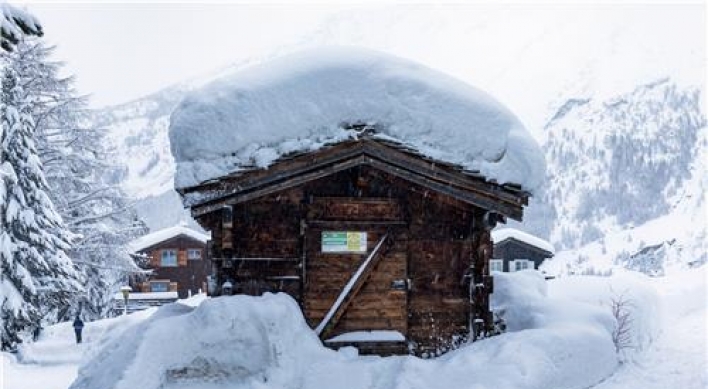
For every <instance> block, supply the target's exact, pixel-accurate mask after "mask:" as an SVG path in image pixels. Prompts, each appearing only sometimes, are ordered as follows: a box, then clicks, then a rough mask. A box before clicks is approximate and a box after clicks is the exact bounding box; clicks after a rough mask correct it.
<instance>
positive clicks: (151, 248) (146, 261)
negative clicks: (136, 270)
mask: <svg viewBox="0 0 708 389" xmlns="http://www.w3.org/2000/svg"><path fill="white" fill-rule="evenodd" d="M208 240H209V235H206V234H202V233H200V232H198V231H195V230H193V229H191V228H188V227H186V226H183V225H178V226H174V227H169V228H165V229H162V230H159V231H155V232H153V233H151V234H148V235H145V236H142V237H140V238H138V239H136V240H135V241H133V242H131V243H130V249H131V251H132V256H133V258H134V259H135V261H136V263H137V264H138V265H139V266H140V267H141V268H143V269H145V270H151V273H150V275H149V276H147V277H146V276H138V277H134V279H133V280H131V287H132V288H133V292H134V293H131V294H132V295H133V298H134V299H139V298H140V295H139V293H145V294H149V295H150V296H153V295H155V294H156V293H164V292H177V296H178V297H179V298H187V297H189V296H191V295H194V294H197V293H201V292H205V293H206V290H207V284H206V283H207V276H208V275H209V274H211V262H210V261H209V260H208V259H207V256H206V247H207V246H206V245H207V241H208Z"/></svg>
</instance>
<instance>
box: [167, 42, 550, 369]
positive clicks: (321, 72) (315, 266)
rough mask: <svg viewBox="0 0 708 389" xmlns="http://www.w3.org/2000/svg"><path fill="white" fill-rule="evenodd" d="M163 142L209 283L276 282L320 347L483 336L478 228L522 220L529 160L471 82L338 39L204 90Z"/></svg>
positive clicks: (526, 144) (402, 349)
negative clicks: (207, 261)
mask: <svg viewBox="0 0 708 389" xmlns="http://www.w3.org/2000/svg"><path fill="white" fill-rule="evenodd" d="M170 140H171V147H172V153H173V155H174V157H175V160H176V164H177V172H176V177H175V186H176V189H177V190H178V192H179V193H180V194H181V196H182V200H183V202H184V204H185V206H187V207H189V208H190V209H191V213H192V215H193V216H194V217H195V219H196V220H197V221H198V223H199V224H200V225H201V226H202V227H203V228H205V229H206V230H208V231H210V232H211V234H212V244H211V252H210V258H211V260H212V264H213V266H214V274H215V277H216V282H217V285H218V290H217V293H219V294H234V293H236V294H251V295H259V294H261V293H264V292H283V293H287V294H289V295H290V296H292V297H293V298H294V299H295V300H296V301H297V302H298V303H299V304H300V306H301V307H302V311H303V316H304V318H305V320H306V321H307V323H308V324H309V325H310V326H311V327H312V328H313V330H314V331H315V332H316V333H317V334H318V335H319V337H320V338H321V339H322V341H323V342H324V344H326V345H328V346H330V347H333V348H338V347H342V346H346V345H354V346H356V347H358V348H359V350H360V352H361V353H378V354H392V353H412V354H416V355H422V356H425V355H439V354H440V353H443V352H445V351H448V350H450V349H453V348H455V347H456V346H457V345H459V344H460V343H462V342H464V341H465V340H466V339H477V338H479V337H482V336H485V335H488V334H490V333H491V332H492V331H493V318H492V314H491V312H490V309H489V295H490V293H491V292H492V290H493V280H492V277H491V275H490V271H489V261H490V259H491V256H492V241H491V234H490V233H491V230H492V229H493V228H494V226H495V225H496V224H497V223H499V222H504V221H506V219H507V218H512V219H515V220H521V219H522V216H523V209H524V207H525V206H526V205H527V202H528V198H529V196H530V195H531V194H532V193H533V191H534V190H535V189H536V187H537V186H538V185H539V184H540V183H541V181H542V179H543V175H544V169H545V166H544V160H543V155H542V154H541V152H540V150H539V147H538V145H537V144H536V142H535V141H534V140H533V139H532V138H531V137H530V135H529V134H528V133H527V132H526V130H525V128H524V126H523V125H522V124H521V123H520V122H519V120H518V119H517V118H516V117H515V116H514V115H513V114H512V113H511V112H510V111H509V110H508V109H506V108H505V107H504V106H502V105H501V104H500V103H498V102H497V101H495V100H494V99H493V98H491V97H490V96H488V95H487V94H486V93H484V92H482V91H479V90H477V89H475V88H473V87H471V86H469V85H467V84H465V83H464V82H461V81H459V80H457V79H454V78H452V77H449V76H447V75H444V74H441V73H439V72H437V71H434V70H432V69H429V68H426V67H424V66H421V65H418V64H415V63H411V62H409V61H406V60H403V59H400V58H396V57H392V56H390V55H387V54H384V53H380V52H373V51H367V50H360V49H352V48H327V49H318V50H313V51H308V52H303V53H297V54H292V55H289V56H287V57H285V58H281V59H278V60H274V61H272V62H268V63H264V64H261V65H257V66H254V67H252V68H250V69H246V70H242V71H240V72H238V73H236V74H233V75H230V76H227V77H224V78H222V79H219V80H216V81H214V82H213V83H212V84H210V85H207V86H204V87H203V88H202V89H200V90H197V91H195V92H193V93H192V94H191V95H189V96H187V97H186V98H185V99H184V100H183V101H182V102H181V104H180V105H179V106H178V108H177V109H176V110H175V111H174V112H173V114H172V116H171V123H170Z"/></svg>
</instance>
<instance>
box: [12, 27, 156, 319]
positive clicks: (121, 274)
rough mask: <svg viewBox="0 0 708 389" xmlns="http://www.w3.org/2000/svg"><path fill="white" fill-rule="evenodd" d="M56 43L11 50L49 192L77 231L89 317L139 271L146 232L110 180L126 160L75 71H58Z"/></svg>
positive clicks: (102, 310) (76, 255)
mask: <svg viewBox="0 0 708 389" xmlns="http://www.w3.org/2000/svg"><path fill="white" fill-rule="evenodd" d="M52 52H53V48H52V47H46V46H45V45H44V44H43V43H42V42H41V41H38V40H27V41H26V42H23V43H21V44H19V45H18V46H17V48H16V50H15V52H14V53H12V54H10V55H8V58H10V60H11V62H12V67H13V68H15V69H18V72H19V73H20V82H21V84H22V87H23V90H24V91H25V93H26V94H28V95H29V96H33V97H34V99H35V104H33V117H35V118H36V121H35V132H36V135H37V148H38V150H39V155H40V159H41V161H42V163H43V164H44V169H45V174H46V178H47V181H48V184H49V187H50V188H51V192H50V197H51V199H52V200H53V202H54V204H55V206H56V208H57V210H58V212H59V213H60V214H61V216H62V218H63V219H64V221H65V222H66V224H67V226H68V227H69V228H70V229H71V231H72V232H73V233H74V234H76V235H77V239H75V240H74V242H73V247H72V249H71V250H70V251H69V256H70V257H71V259H72V261H73V262H74V264H75V265H76V266H77V268H78V269H79V270H80V271H81V273H82V274H83V276H84V279H85V284H84V285H85V287H86V294H84V295H83V296H81V297H80V301H78V302H77V304H75V305H78V304H81V305H82V307H83V314H84V316H85V317H87V318H98V317H102V316H105V314H106V313H107V310H108V309H109V308H110V302H111V299H112V297H113V295H114V294H115V293H116V292H117V291H118V288H119V287H120V286H121V284H122V283H123V282H124V279H125V278H126V275H127V274H130V273H135V272H139V271H140V269H139V268H138V267H137V266H135V264H134V262H133V261H132V259H131V257H130V255H129V253H128V250H127V249H126V247H127V244H128V242H130V241H131V240H132V239H134V238H135V237H137V236H139V235H142V234H144V233H145V230H146V229H145V226H144V224H143V223H142V222H140V221H137V216H136V214H135V211H134V210H133V207H132V204H131V203H130V202H129V201H128V199H127V196H126V195H125V193H124V192H123V191H122V190H121V189H120V188H119V187H118V186H117V185H115V184H114V183H112V182H113V180H111V178H110V177H112V176H115V175H117V174H118V173H117V171H119V170H120V168H121V167H120V166H117V165H116V164H115V162H114V161H116V158H112V155H113V152H112V150H111V149H110V148H109V146H108V144H109V142H108V139H107V138H106V133H105V131H104V130H101V129H97V128H92V127H90V126H89V125H88V123H89V122H90V121H89V120H88V114H87V107H86V105H87V104H86V99H85V98H84V97H82V96H79V95H78V93H77V92H76V91H75V90H74V88H73V82H74V80H73V78H72V77H61V76H60V75H59V73H60V70H61V67H62V63H60V62H53V61H51V59H50V57H51V54H52Z"/></svg>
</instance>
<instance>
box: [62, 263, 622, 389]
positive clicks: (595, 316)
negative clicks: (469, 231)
mask: <svg viewBox="0 0 708 389" xmlns="http://www.w3.org/2000/svg"><path fill="white" fill-rule="evenodd" d="M496 279H497V283H496V285H495V293H494V295H493V298H494V304H495V307H496V308H503V309H505V310H506V312H507V313H510V312H514V313H513V315H511V316H507V317H506V319H507V322H508V323H509V326H510V332H508V333H505V334H502V335H500V336H496V337H492V338H489V339H485V340H482V341H479V342H475V343H472V344H468V345H465V346H463V347H461V348H460V349H458V350H455V351H452V352H449V353H447V354H445V355H443V356H441V357H439V358H435V359H427V360H426V359H420V358H415V357H410V356H397V357H386V358H381V357H376V356H358V353H357V352H356V350H355V349H353V348H351V347H345V348H343V349H341V350H339V351H332V350H330V349H327V348H324V347H323V346H322V344H321V342H320V341H319V339H318V338H317V336H316V335H315V333H314V332H313V331H312V330H311V329H310V328H309V327H308V326H307V324H306V322H305V321H304V319H303V317H302V314H301V311H300V308H299V307H298V305H297V303H296V302H295V301H294V300H293V299H292V298H291V297H289V296H287V295H285V294H275V295H274V294H265V295H263V296H261V297H251V296H231V297H219V298H214V299H207V300H205V301H204V302H202V303H201V304H200V305H199V306H198V307H196V308H192V307H188V306H184V305H180V304H170V305H166V306H163V307H161V308H160V309H159V310H157V312H156V313H155V314H153V315H152V316H151V317H150V318H148V319H147V320H144V321H142V322H140V323H137V324H134V325H133V326H132V327H128V328H123V329H122V331H121V332H120V333H116V334H107V335H108V336H107V337H106V339H104V340H103V341H102V342H101V346H100V347H99V349H98V350H97V352H95V353H94V354H93V356H92V358H90V359H88V360H87V362H86V363H85V364H84V365H83V366H82V367H81V368H80V370H79V377H78V379H77V380H76V381H75V382H74V384H73V385H72V387H71V388H72V389H89V388H91V389H93V388H115V389H121V388H141V389H158V388H160V389H169V388H201V389H212V388H213V389H216V388H219V389H222V388H226V387H228V388H262V389H270V388H272V389H275V388H278V389H290V388H292V389H296V388H308V389H318V388H322V389H325V388H333V387H341V386H342V384H343V383H346V387H347V388H349V389H358V388H361V389H364V388H377V389H386V388H426V389H434V388H476V389H485V388H489V389H491V388H494V389H507V388H509V389H511V388H519V387H524V388H587V387H589V386H591V385H593V384H595V383H597V382H599V381H601V380H602V379H604V378H606V377H607V376H608V375H610V374H611V373H612V372H613V371H614V369H615V368H616V367H617V364H618V357H617V354H616V353H615V350H614V345H613V343H612V339H611V331H612V329H613V326H614V320H613V318H612V316H611V315H610V313H609V310H608V309H607V308H606V307H602V306H599V305H597V304H588V303H584V302H581V301H576V300H563V299H552V298H549V297H548V296H547V288H546V286H545V281H544V280H543V278H542V277H541V276H539V275H538V273H537V272H533V271H522V272H517V273H511V274H500V275H498V276H497V278H496ZM588 367H592V368H588Z"/></svg>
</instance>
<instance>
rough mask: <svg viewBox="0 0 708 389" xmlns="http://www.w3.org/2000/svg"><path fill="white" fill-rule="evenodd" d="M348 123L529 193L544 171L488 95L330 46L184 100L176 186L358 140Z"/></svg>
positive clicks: (177, 122)
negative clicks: (370, 127) (366, 126)
mask: <svg viewBox="0 0 708 389" xmlns="http://www.w3.org/2000/svg"><path fill="white" fill-rule="evenodd" d="M355 123H364V124H369V125H375V126H376V127H377V128H378V129H379V135H378V136H380V137H385V138H387V139H389V140H391V141H395V142H398V143H401V144H403V145H406V146H407V147H410V148H412V149H415V150H416V151H418V152H419V153H420V154H422V155H425V156H427V157H430V158H433V159H436V160H440V161H445V162H448V163H452V164H456V165H459V166H462V167H463V168H465V169H468V170H470V171H479V172H480V173H481V174H482V175H483V176H484V177H486V178H487V179H489V180H494V181H495V182H497V183H499V184H506V183H509V184H517V185H520V186H521V187H522V188H523V190H525V191H528V192H533V191H534V190H535V189H536V188H537V187H538V186H539V185H540V183H541V182H542V180H543V177H544V171H545V163H544V158H543V154H542V153H541V151H540V148H539V146H538V144H537V143H536V142H535V141H534V140H533V139H532V138H531V136H530V135H529V134H528V132H527V131H526V130H525V128H524V126H523V125H522V124H521V123H520V122H519V120H518V119H517V118H516V117H515V116H514V115H513V114H512V113H511V112H510V111H509V110H508V109H506V108H505V107H504V106H503V105H501V104H500V103H498V102H497V101H496V100H494V99H493V98H492V97H490V96H489V95H487V94H486V93H484V92H482V91H480V90H478V89H476V88H473V87H471V86H469V85H467V84H465V83H464V82H462V81H460V80H457V79H454V78H452V77H450V76H447V75H445V74H442V73H440V72H438V71H435V70H432V69H429V68H426V67H424V66H421V65H418V64H415V63H412V62H409V61H406V60H403V59H400V58H397V57H393V56H390V55H387V54H384V53H381V52H376V51H369V50H363V49H354V48H341V47H338V48H326V49H318V50H310V51H306V52H302V53H297V54H293V55H289V56H286V57H283V58H281V59H278V60H275V61H272V62H268V63H265V64H261V65H257V66H254V67H252V68H249V69H246V70H243V71H240V72H238V73H236V74H233V75H230V76H227V77H224V78H222V79H219V80H216V81H215V82H213V83H211V84H209V85H207V86H205V87H204V88H202V89H200V90H197V91H195V92H193V93H192V94H191V95H189V96H187V97H186V98H185V99H184V100H183V101H182V103H181V104H180V105H179V107H178V108H177V109H176V110H175V111H174V113H173V114H172V117H171V122H170V141H171V147H172V153H173V155H174V156H175V160H176V163H177V172H176V177H175V186H176V187H177V188H185V187H189V186H194V185H198V184H200V183H202V182H205V181H208V180H211V179H215V178H218V177H221V176H225V175H227V174H230V173H234V172H238V171H240V170H243V169H246V168H252V167H253V166H256V167H261V168H266V167H268V166H270V165H271V164H272V163H273V162H274V161H276V160H278V159H279V158H280V157H281V156H283V155H285V154H288V153H293V152H298V151H303V152H307V151H314V150H318V149H320V148H322V147H323V146H325V145H328V144H332V143H337V142H340V141H343V140H349V139H352V138H356V137H357V135H358V133H357V131H356V130H353V129H351V128H347V126H346V125H347V124H355Z"/></svg>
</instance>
